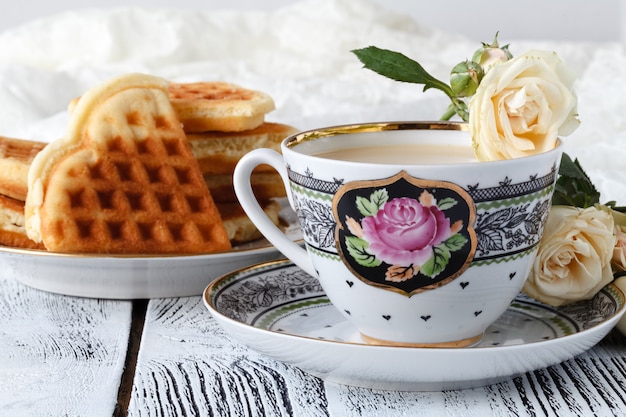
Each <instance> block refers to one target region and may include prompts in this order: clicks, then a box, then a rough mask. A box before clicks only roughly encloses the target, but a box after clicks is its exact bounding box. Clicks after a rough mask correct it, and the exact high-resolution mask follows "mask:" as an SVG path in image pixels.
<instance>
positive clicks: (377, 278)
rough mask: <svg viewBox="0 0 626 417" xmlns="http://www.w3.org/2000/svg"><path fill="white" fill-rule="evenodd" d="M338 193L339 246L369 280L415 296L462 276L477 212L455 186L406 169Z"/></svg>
mask: <svg viewBox="0 0 626 417" xmlns="http://www.w3.org/2000/svg"><path fill="white" fill-rule="evenodd" d="M372 185H374V186H372ZM338 195H339V197H337V198H335V203H334V204H335V207H334V209H333V211H334V213H333V215H334V217H335V219H337V220H338V227H337V229H336V244H337V248H338V250H339V251H341V252H342V254H343V257H342V260H343V261H344V262H345V263H346V264H347V265H348V266H349V267H350V268H351V271H352V272H353V273H354V274H355V276H357V277H359V278H361V279H362V280H364V281H365V282H367V283H371V284H375V285H377V286H379V287H388V288H390V289H392V290H393V291H398V292H400V293H402V294H406V295H408V296H411V295H412V294H415V293H416V292H420V291H425V290H427V289H430V288H435V287H437V286H438V285H443V283H444V282H448V281H450V280H452V279H454V278H455V277H457V276H459V274H460V273H461V272H462V271H463V270H464V269H466V268H467V267H468V266H469V263H470V262H471V259H472V258H473V256H474V251H475V248H476V238H475V233H474V231H473V223H474V219H475V211H474V210H475V209H474V206H473V204H472V202H471V199H470V197H469V195H467V194H466V192H465V191H464V190H463V189H462V188H460V187H458V186H456V185H454V184H448V183H443V182H440V181H429V180H424V179H419V178H414V177H411V176H410V175H408V174H407V173H406V172H404V171H403V172H400V173H398V174H396V175H395V176H393V177H390V178H387V179H383V180H378V181H374V182H372V181H362V182H354V183H351V184H347V185H346V186H345V191H343V190H341V192H340V193H338ZM435 196H437V197H435Z"/></svg>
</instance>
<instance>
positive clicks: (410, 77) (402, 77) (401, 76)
mask: <svg viewBox="0 0 626 417" xmlns="http://www.w3.org/2000/svg"><path fill="white" fill-rule="evenodd" d="M352 53H354V54H355V55H356V57H357V58H358V59H359V61H361V63H362V64H363V66H364V67H365V68H367V69H369V70H371V71H374V72H375V73H377V74H380V75H382V76H383V77H387V78H390V79H392V80H395V81H402V82H406V83H413V84H423V85H424V90H423V91H426V90H428V89H429V88H435V89H437V90H441V91H443V92H444V93H445V94H446V95H447V96H448V97H449V98H450V100H451V102H452V103H451V104H450V106H449V107H448V109H447V110H446V112H445V113H444V114H443V116H442V117H441V119H442V120H449V119H450V118H451V117H452V116H454V115H455V114H457V115H458V116H459V117H460V118H461V119H463V120H464V121H467V120H468V117H469V114H468V111H467V104H466V103H465V102H464V101H463V100H462V98H461V97H457V95H456V94H455V93H454V91H452V88H451V87H450V86H449V85H448V84H446V83H444V82H443V81H440V80H438V79H437V78H435V77H433V76H432V75H430V74H429V73H428V72H427V71H426V70H425V69H424V67H422V65H421V64H420V63H419V62H417V61H414V60H412V59H411V58H409V57H407V56H406V55H404V54H401V53H399V52H395V51H390V50H388V49H381V48H378V47H376V46H368V47H366V48H361V49H354V50H352Z"/></svg>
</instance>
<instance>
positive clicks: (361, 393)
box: [0, 274, 626, 417]
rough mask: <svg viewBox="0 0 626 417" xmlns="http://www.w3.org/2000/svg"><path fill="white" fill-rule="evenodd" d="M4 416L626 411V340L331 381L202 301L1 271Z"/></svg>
mask: <svg viewBox="0 0 626 417" xmlns="http://www.w3.org/2000/svg"><path fill="white" fill-rule="evenodd" d="M0 317H1V320H2V326H1V328H0V415H1V416H90V417H99V416H125V415H128V416H313V417H315V416H372V417H373V416H376V417H387V416H388V417H391V416H441V415H448V416H460V415H463V416H481V417H484V416H544V415H545V416H558V417H564V416H570V415H571V416H582V415H584V416H591V415H596V416H612V415H626V338H624V337H623V336H621V335H620V334H619V333H617V332H615V331H614V332H612V333H610V334H609V335H608V336H607V337H606V338H605V339H604V340H603V341H602V342H601V343H600V344H598V345H597V346H596V347H595V348H593V349H592V350H590V351H588V352H586V353H584V354H582V355H580V356H578V357H576V358H573V359H571V360H569V361H567V362H564V363H562V364H560V365H557V366H554V367H551V368H548V369H541V370H538V371H535V372H532V373H528V374H526V375H523V376H520V377H516V378H512V379H510V380H508V381H505V382H502V383H500V384H496V385H491V386H487V387H483V388H475V389H470V390H462V391H444V392H391V391H374V390H369V389H362V388H354V387H348V386H341V385H336V384H326V383H324V382H323V381H322V380H320V379H317V378H315V377H312V376H309V375H307V374H305V373H303V372H302V371H300V370H299V369H297V368H294V367H291V366H288V365H285V364H282V363H279V362H276V361H274V360H272V359H269V358H267V357H264V356H262V355H260V354H258V353H256V352H254V351H252V350H249V349H247V348H246V347H244V346H242V345H240V344H238V343H237V342H235V341H234V340H232V339H231V338H230V337H228V336H227V335H226V334H225V333H224V331H223V330H222V329H221V328H220V327H219V325H218V324H217V323H216V322H215V321H214V320H213V319H212V317H211V315H210V314H209V312H208V311H207V310H206V308H205V307H204V305H203V304H202V301H201V298H200V297H186V298H168V299H155V300H137V301H110V300H97V299H88V298H76V297H68V296H63V295H56V294H51V293H46V292H42V291H39V290H35V289H31V288H29V287H26V286H24V285H22V284H20V283H18V282H15V281H13V280H8V279H6V278H3V277H2V276H1V274H0Z"/></svg>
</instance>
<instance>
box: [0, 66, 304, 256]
mask: <svg viewBox="0 0 626 417" xmlns="http://www.w3.org/2000/svg"><path fill="white" fill-rule="evenodd" d="M273 106H274V104H273V101H272V100H271V98H270V97H268V96H267V95H266V94H264V93H260V92H256V91H252V90H246V89H243V88H241V87H238V86H234V85H231V84H225V83H196V84H171V83H170V84H168V83H167V82H165V81H164V80H162V79H160V78H157V77H152V76H146V75H141V74H130V75H126V76H122V77H118V78H116V79H114V80H111V81H109V82H107V83H105V84H103V85H101V86H98V87H97V88H94V89H92V90H90V91H88V92H87V93H86V94H85V95H83V97H81V98H80V100H75V101H74V102H73V103H72V104H71V107H70V109H71V114H70V122H69V125H68V129H67V132H66V134H65V135H64V136H63V138H61V139H59V140H57V141H54V142H52V143H50V144H48V145H46V144H45V143H40V142H34V141H26V140H18V139H11V138H0V172H1V173H2V174H1V177H0V244H2V245H5V246H12V247H20V248H36V249H44V250H49V251H55V252H70V253H87V252H88V253H138V254H139V253H141V254H145V253H211V252H219V251H224V250H228V249H230V248H231V245H232V244H238V243H242V242H244V241H249V240H253V239H257V238H259V237H260V235H259V233H258V231H256V228H254V226H253V225H252V223H251V222H250V221H249V220H248V219H247V217H246V216H245V214H244V213H243V211H242V210H241V208H240V207H239V206H238V204H237V202H236V199H234V192H233V191H232V180H230V181H229V178H232V169H234V165H235V164H236V162H237V160H238V158H240V157H241V156H243V154H245V153H246V152H248V151H249V150H251V149H253V148H255V147H260V146H263V147H265V146H269V147H273V148H277V146H278V144H279V143H280V141H281V140H282V139H284V138H285V137H286V136H287V135H289V134H291V133H293V132H294V131H295V129H293V128H291V127H289V126H286V125H280V124H272V123H265V122H264V115H265V114H266V113H267V112H268V111H270V110H272V109H273ZM181 126H182V127H181ZM215 167H219V168H215ZM264 175H266V174H265V173H264V174H262V175H261V176H264ZM267 175H272V174H267ZM207 184H214V185H213V187H214V188H215V193H213V190H210V189H209V187H207ZM274 185H275V183H272V187H271V188H270V187H265V186H258V187H256V188H258V193H259V195H261V197H263V198H264V199H267V200H268V204H267V206H266V211H267V212H268V213H269V214H270V215H271V217H272V218H273V219H274V220H275V221H276V222H278V210H279V205H278V204H277V203H275V202H270V201H273V200H272V199H273V198H275V197H281V196H284V195H285V190H284V188H282V186H281V187H275V186H274ZM255 191H256V189H255ZM213 194H215V195H213Z"/></svg>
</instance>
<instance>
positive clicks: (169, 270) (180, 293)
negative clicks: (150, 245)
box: [0, 199, 301, 299]
mask: <svg viewBox="0 0 626 417" xmlns="http://www.w3.org/2000/svg"><path fill="white" fill-rule="evenodd" d="M282 200H284V201H282ZM281 204H283V209H282V210H281V212H280V218H281V220H282V223H283V224H284V225H285V226H284V229H285V232H286V233H287V234H288V235H289V236H290V238H292V239H293V240H294V241H298V240H299V239H300V238H301V236H300V232H299V229H298V227H297V225H295V222H297V219H296V218H295V213H293V211H291V209H289V208H288V206H287V205H286V204H287V203H286V199H281ZM278 258H282V255H281V254H280V252H278V251H277V250H276V249H275V248H274V247H273V246H272V245H271V244H270V243H269V242H268V241H267V240H265V239H260V240H257V241H254V242H250V243H246V244H244V245H241V246H237V247H235V248H233V250H231V251H228V252H221V253H212V254H204V255H183V256H154V255H144V256H135V255H132V256H130V255H127V256H124V255H100V254H98V255H90V254H59V253H50V252H46V251H42V250H27V249H16V248H11V247H6V246H0V262H2V264H3V272H4V273H5V274H6V275H7V276H8V277H12V278H15V279H16V280H17V281H20V282H22V283H23V284H26V285H28V286H31V287H34V288H37V289H40V290H44V291H49V292H54V293H59V294H65V295H72V296H80V297H93V298H105V299H138V298H162V297H185V296H194V295H201V294H202V292H203V290H204V289H205V287H206V285H207V280H209V281H210V280H211V279H214V278H216V277H219V276H221V275H223V274H226V273H228V272H231V271H233V270H236V269H239V268H242V267H245V266H249V265H253V264H255V263H259V262H265V261H269V260H274V259H278Z"/></svg>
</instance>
